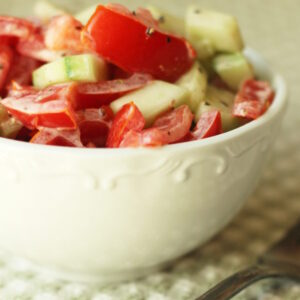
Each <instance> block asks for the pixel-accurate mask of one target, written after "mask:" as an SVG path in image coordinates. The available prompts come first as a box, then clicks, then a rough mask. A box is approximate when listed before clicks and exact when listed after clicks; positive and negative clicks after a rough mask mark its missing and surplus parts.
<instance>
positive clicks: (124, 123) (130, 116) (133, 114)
mask: <svg viewBox="0 0 300 300" xmlns="http://www.w3.org/2000/svg"><path fill="white" fill-rule="evenodd" d="M145 124H146V121H145V118H144V116H143V115H142V113H141V112H140V111H139V109H138V108H137V106H136V105H135V104H134V103H133V102H131V103H128V104H125V105H124V106H123V107H122V109H121V110H120V111H119V112H118V113H117V114H116V116H115V118H114V121H113V123H112V126H111V129H110V131H109V134H108V138H107V142H106V146H107V147H109V148H118V147H119V146H120V143H121V142H122V140H123V138H124V136H125V134H126V133H127V132H128V131H130V130H135V131H142V130H143V128H144V127H145Z"/></svg>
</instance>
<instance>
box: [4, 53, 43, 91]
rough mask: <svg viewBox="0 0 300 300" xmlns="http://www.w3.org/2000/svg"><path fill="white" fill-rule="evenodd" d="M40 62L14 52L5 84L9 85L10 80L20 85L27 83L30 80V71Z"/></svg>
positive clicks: (29, 82)
mask: <svg viewBox="0 0 300 300" xmlns="http://www.w3.org/2000/svg"><path fill="white" fill-rule="evenodd" d="M40 65H41V63H40V62H39V61H37V60H36V59H33V58H30V57H26V56H22V55H19V54H17V53H15V54H14V57H13V63H12V66H11V68H10V71H9V73H8V76H7V80H6V85H7V86H10V85H11V83H12V81H14V82H15V83H18V84H20V85H29V84H31V82H32V72H33V71H34V70H35V69H37V68H38V67H39V66H40Z"/></svg>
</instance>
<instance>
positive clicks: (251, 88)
mask: <svg viewBox="0 0 300 300" xmlns="http://www.w3.org/2000/svg"><path fill="white" fill-rule="evenodd" d="M274 95H275V94H274V91H273V89H272V87H271V86H270V84H269V83H268V82H264V81H257V80H252V79H250V80H246V81H245V82H244V84H243V85H242V87H241V89H240V91H239V93H238V94H237V96H236V98H235V103H234V107H233V115H234V116H235V117H243V118H247V119H252V120H255V119H257V118H258V117H260V116H261V115H263V114H264V113H265V111H266V110H267V109H268V108H269V106H270V105H271V103H272V102H273V99H274Z"/></svg>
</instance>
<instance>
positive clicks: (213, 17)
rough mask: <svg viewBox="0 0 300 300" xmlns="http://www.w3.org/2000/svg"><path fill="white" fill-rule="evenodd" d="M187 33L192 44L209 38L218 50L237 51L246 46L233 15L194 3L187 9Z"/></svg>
mask: <svg viewBox="0 0 300 300" xmlns="http://www.w3.org/2000/svg"><path fill="white" fill-rule="evenodd" d="M186 33H187V38H188V39H189V40H190V41H191V43H192V44H194V45H197V43H199V40H200V41H205V40H208V41H210V42H211V45H212V47H213V48H214V49H215V50H216V51H221V52H237V51H241V50H242V49H243V47H244V44H243V40H242V36H241V33H240V29H239V26H238V22H237V20H236V19H235V18H234V17H233V16H230V15H226V14H223V13H219V12H216V11H210V10H203V9H201V8H199V7H198V6H194V5H192V6H189V7H188V10H187V15H186ZM196 50H197V49H196ZM200 50H201V49H199V50H198V51H200Z"/></svg>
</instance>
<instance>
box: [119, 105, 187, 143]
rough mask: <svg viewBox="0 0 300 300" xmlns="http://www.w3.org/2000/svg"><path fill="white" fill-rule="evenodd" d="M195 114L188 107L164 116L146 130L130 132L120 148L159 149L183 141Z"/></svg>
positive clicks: (125, 136) (184, 106) (183, 106)
mask: <svg viewBox="0 0 300 300" xmlns="http://www.w3.org/2000/svg"><path fill="white" fill-rule="evenodd" d="M192 121H193V114H192V112H191V111H190V109H189V107H188V106H187V105H182V106H180V107H179V108H177V109H175V110H173V111H171V112H168V113H166V114H164V115H163V116H161V117H159V118H158V119H157V120H156V121H155V122H154V124H153V127H151V128H149V129H146V130H142V131H141V130H130V131H129V132H128V133H126V134H125V135H124V137H123V140H122V142H121V143H120V147H122V148H125V147H133V148H136V147H158V146H163V145H167V144H172V143H176V142H178V141H179V140H182V139H183V138H184V137H185V136H187V134H188V133H189V130H190V128H191V125H192Z"/></svg>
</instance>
